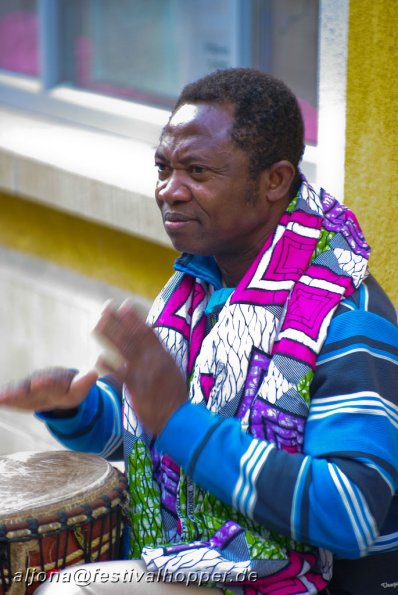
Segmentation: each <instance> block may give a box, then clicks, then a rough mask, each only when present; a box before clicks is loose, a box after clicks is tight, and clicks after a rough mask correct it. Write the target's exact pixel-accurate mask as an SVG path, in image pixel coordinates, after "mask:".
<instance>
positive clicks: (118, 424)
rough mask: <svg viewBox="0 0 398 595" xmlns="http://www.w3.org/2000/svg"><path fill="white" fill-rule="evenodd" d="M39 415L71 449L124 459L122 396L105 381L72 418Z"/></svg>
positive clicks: (52, 413) (85, 400) (60, 440)
mask: <svg viewBox="0 0 398 595" xmlns="http://www.w3.org/2000/svg"><path fill="white" fill-rule="evenodd" d="M36 416H37V417H38V418H39V419H41V420H42V421H44V422H45V423H46V425H47V427H48V429H49V431H50V432H51V434H52V435H53V436H54V437H55V438H56V439H57V440H58V441H59V442H60V443H61V444H62V445H63V446H65V447H66V448H68V449H70V450H78V451H81V452H90V453H94V454H98V455H100V456H102V457H104V458H107V459H110V460H118V459H122V458H123V448H122V415H121V395H120V392H119V391H118V390H117V388H116V387H115V386H113V385H112V384H111V383H110V382H107V381H106V380H105V379H102V380H98V381H97V382H96V384H95V385H94V386H93V387H92V389H91V390H90V391H89V393H88V394H87V396H86V398H85V399H84V401H83V402H82V403H81V404H80V406H79V407H78V408H77V409H76V411H74V412H73V415H72V416H70V417H57V416H56V412H51V413H44V412H36Z"/></svg>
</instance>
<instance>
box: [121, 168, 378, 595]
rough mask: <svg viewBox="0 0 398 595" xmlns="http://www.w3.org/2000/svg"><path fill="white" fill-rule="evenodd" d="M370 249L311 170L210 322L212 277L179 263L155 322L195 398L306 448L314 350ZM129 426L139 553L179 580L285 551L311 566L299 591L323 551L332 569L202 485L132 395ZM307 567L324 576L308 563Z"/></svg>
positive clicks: (279, 556)
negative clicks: (143, 423)
mask: <svg viewBox="0 0 398 595" xmlns="http://www.w3.org/2000/svg"><path fill="white" fill-rule="evenodd" d="M368 256H369V247H368V245H367V244H366V242H365V240H364V238H363V236H362V233H361V231H360V228H359V226H358V223H357V221H356V219H355V217H354V215H353V214H352V213H351V212H350V211H349V210H348V209H347V208H345V207H343V206H341V205H340V204H339V203H338V202H337V200H336V199H334V198H332V197H331V196H330V195H329V194H327V193H326V192H324V191H323V190H321V191H320V193H319V194H318V193H316V192H315V191H314V190H313V188H312V187H311V186H310V185H309V184H308V183H307V182H306V180H305V179H304V178H303V181H302V185H301V187H300V190H299V192H298V194H297V196H296V197H295V199H294V200H293V201H292V202H291V204H290V205H289V207H288V209H287V210H286V212H285V213H284V215H283V216H282V218H281V220H280V222H279V224H278V226H277V227H276V229H275V231H274V233H273V235H271V236H270V237H269V238H268V239H267V241H266V242H265V244H264V246H263V249H262V250H261V252H260V253H259V255H258V257H257V258H256V260H255V262H253V264H252V266H251V267H250V269H249V270H248V271H247V273H246V275H245V276H244V278H243V279H242V280H241V282H240V283H239V285H238V286H237V287H236V289H235V290H234V291H233V292H232V294H231V295H230V297H229V299H228V300H227V302H226V303H225V305H224V306H223V307H222V309H221V311H220V313H219V315H218V318H217V321H216V322H215V324H214V326H213V327H212V328H211V330H210V331H209V329H208V318H207V316H206V315H205V308H206V306H207V304H208V302H209V299H210V296H211V294H212V293H213V292H214V287H212V286H211V285H210V284H209V283H206V282H204V281H202V280H200V279H197V278H196V279H195V278H193V277H192V276H190V275H188V274H184V273H182V272H178V273H176V274H175V275H174V277H172V279H171V280H170V282H169V283H168V284H167V286H166V287H165V288H164V290H163V291H162V293H161V294H160V296H159V297H158V299H157V300H156V301H155V303H154V306H153V308H152V311H151V313H150V317H149V323H150V324H152V325H153V326H154V328H155V329H156V331H157V332H158V333H159V336H160V338H161V340H162V341H163V343H164V345H165V347H166V348H167V349H168V350H169V351H170V352H171V353H172V354H173V356H174V357H175V359H176V361H177V363H178V365H179V366H180V368H181V369H182V370H183V372H184V373H185V374H186V376H187V379H188V380H189V385H190V399H191V401H192V402H194V403H197V404H204V405H205V406H206V407H207V408H208V409H210V410H211V411H213V412H214V413H216V414H217V415H219V416H221V417H230V416H235V417H237V418H238V419H240V420H241V425H242V428H243V429H244V430H245V431H248V432H250V433H251V434H252V435H253V436H255V437H256V438H259V439H264V440H268V441H272V442H274V443H275V444H276V446H277V447H278V448H280V449H284V450H287V451H289V452H298V451H301V450H302V444H303V434H304V425H305V418H306V417H307V415H308V408H309V401H310V384H311V380H312V378H313V375H314V369H315V365H316V359H317V356H318V354H319V352H320V350H321V348H322V345H323V343H324V341H325V338H326V334H327V329H328V326H329V323H330V320H331V318H332V316H333V314H334V312H335V310H336V307H337V306H338V304H339V302H340V301H341V300H342V298H344V297H346V296H349V295H350V294H351V293H352V292H353V291H354V290H355V289H356V288H357V287H358V286H359V285H360V283H361V282H362V281H363V279H364V278H365V277H366V275H367V260H368ZM125 428H126V430H127V433H128V434H129V438H128V441H129V444H128V449H129V452H130V455H129V457H128V461H127V472H128V476H129V482H130V489H131V504H132V509H131V510H132V512H131V529H132V534H131V547H132V552H131V556H132V557H135V558H139V557H141V555H142V557H143V558H144V560H145V562H146V563H147V566H148V569H149V570H152V571H154V570H156V571H158V570H159V569H160V570H162V571H164V572H167V574H168V575H170V573H174V574H175V575H176V576H177V574H178V576H179V577H180V578H181V573H185V574H186V575H188V574H189V573H190V572H192V571H197V572H209V573H210V575H211V572H212V570H214V568H217V571H218V572H223V571H225V572H227V573H231V572H236V573H239V571H241V570H242V569H246V570H247V568H261V565H260V566H259V565H258V564H256V563H255V562H256V561H257V562H258V561H259V560H270V559H272V560H275V561H278V560H279V561H283V562H284V564H283V573H284V576H285V577H286V578H288V577H289V576H291V577H297V576H304V575H306V576H305V579H304V580H303V583H300V587H302V589H303V590H302V591H300V592H302V593H315V592H317V590H318V589H320V590H321V589H322V588H323V587H324V586H325V585H326V581H325V580H324V579H322V578H321V575H322V568H321V569H320V566H322V560H323V568H324V578H327V577H326V574H327V572H328V571H329V570H330V555H329V554H328V553H327V552H322V551H321V552H320V551H318V550H316V549H314V548H311V547H307V546H304V545H301V544H298V543H295V542H294V541H293V540H292V539H291V538H287V537H284V536H279V535H275V533H270V531H268V530H267V529H266V528H264V527H261V526H259V525H258V524H256V523H255V522H253V521H251V520H250V519H248V518H247V517H244V516H243V515H242V514H241V513H239V512H237V511H236V510H235V509H232V508H231V507H228V506H226V505H225V504H223V503H221V502H220V501H219V500H217V499H216V498H215V497H214V496H212V495H211V494H209V493H207V492H205V491H204V490H203V489H201V488H200V487H199V486H197V485H195V484H194V483H193V482H192V480H191V478H190V477H188V476H186V475H185V474H184V473H183V471H182V470H181V469H179V468H178V466H177V465H176V464H175V463H174V462H173V461H172V460H171V459H170V458H169V457H168V456H167V455H165V456H160V455H159V454H158V453H157V452H156V451H155V450H154V449H153V448H152V447H151V439H150V437H148V436H146V435H144V434H142V431H141V429H140V428H139V426H138V425H137V422H136V420H135V417H134V414H133V412H132V410H131V409H130V408H129V406H128V404H127V403H126V404H125ZM242 529H243V530H244V535H245V539H246V547H245V548H243V549H242V551H244V550H245V551H246V552H248V556H247V555H246V556H245V557H244V556H243V554H242V559H241V560H237V557H236V556H237V552H236V548H235V551H232V550H231V552H229V551H228V548H229V547H230V546H229V545H228V544H229V543H232V541H233V540H231V535H232V534H233V533H234V531H237V532H239V534H242ZM198 535H199V537H198ZM157 546H162V547H157ZM231 547H233V546H231ZM207 554H208V555H207ZM231 560H233V562H231ZM287 560H289V569H290V575H289V570H288V571H287V570H286V561H287ZM311 566H312V567H315V566H316V567H317V572H318V574H317V573H316V572H312V573H311V572H309V573H307V572H306V571H305V567H306V568H307V569H308V568H311ZM274 569H275V567H274ZM276 575H277V573H276ZM309 576H311V578H309ZM270 578H271V577H269V578H267V576H264V575H263V576H261V572H260V578H259V580H258V581H257V582H256V583H255V585H253V584H252V585H251V586H250V585H246V586H244V585H243V584H241V586H235V587H233V588H232V587H231V586H228V588H227V586H225V592H234V593H250V594H254V593H265V592H268V590H267V588H269V584H270ZM281 578H282V574H281ZM274 580H275V582H277V580H276V578H275V574H274V573H273V577H272V581H271V582H272V583H273V582H274ZM311 581H312V582H311ZM283 592H284V591H283V590H282V591H278V593H283Z"/></svg>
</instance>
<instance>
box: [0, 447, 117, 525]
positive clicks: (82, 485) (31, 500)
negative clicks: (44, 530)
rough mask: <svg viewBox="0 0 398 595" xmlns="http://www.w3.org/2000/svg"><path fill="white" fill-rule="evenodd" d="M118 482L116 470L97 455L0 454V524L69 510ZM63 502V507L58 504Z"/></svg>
mask: <svg viewBox="0 0 398 595" xmlns="http://www.w3.org/2000/svg"><path fill="white" fill-rule="evenodd" d="M118 484H119V473H118V471H117V470H116V469H115V468H114V467H112V465H110V464H109V463H108V462H107V461H106V460H105V459H102V458H101V457H99V456H96V455H92V454H85V453H78V452H70V451H49V452H22V453H15V454H11V455H4V456H0V523H4V524H8V523H11V524H12V523H13V522H17V521H21V520H22V519H24V518H29V517H32V516H34V517H36V518H38V517H39V516H40V511H42V513H43V514H44V515H48V514H51V512H52V511H54V510H57V509H60V508H62V510H65V511H68V510H71V509H73V508H74V507H76V505H77V504H78V503H79V501H82V500H84V501H86V502H87V501H90V500H95V499H96V498H98V496H100V495H101V494H104V493H105V492H107V491H109V490H112V489H113V488H114V487H115V486H117V485H118ZM60 503H62V506H60Z"/></svg>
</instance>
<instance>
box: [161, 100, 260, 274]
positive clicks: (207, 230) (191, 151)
mask: <svg viewBox="0 0 398 595" xmlns="http://www.w3.org/2000/svg"><path fill="white" fill-rule="evenodd" d="M232 124H233V108H232V106H231V105H230V104H224V105H216V104H197V105H191V104H184V105H182V106H181V107H180V108H179V109H178V110H177V111H176V112H175V114H174V115H173V117H172V118H171V120H170V122H169V123H168V125H167V126H166V128H165V130H164V132H163V134H162V137H161V140H160V143H159V146H158V149H157V151H156V155H155V163H156V166H157V168H158V172H159V173H158V181H157V185H156V193H155V196H156V201H157V204H158V206H159V208H160V210H161V213H162V217H163V223H164V226H165V229H166V232H167V233H168V235H169V237H170V239H171V241H172V243H173V245H174V247H175V248H176V249H177V250H179V251H181V252H189V253H191V254H200V255H207V256H208V255H213V256H214V257H215V258H216V259H217V258H218V257H220V258H221V259H223V261H224V262H226V263H228V262H229V260H231V262H232V261H233V259H234V258H236V257H237V255H239V254H240V253H242V252H243V253H246V254H248V253H251V252H253V254H254V255H255V254H257V252H258V249H259V246H260V245H261V244H262V242H263V241H264V239H265V237H264V218H265V219H266V218H267V209H268V207H267V206H266V205H265V204H264V201H262V200H259V199H258V197H257V182H256V181H255V180H253V179H252V178H251V177H250V174H249V159H248V157H247V155H246V153H244V152H243V151H242V150H241V149H240V148H239V147H238V146H237V145H236V144H235V142H234V141H233V140H232V139H231V137H230V130H231V127H232Z"/></svg>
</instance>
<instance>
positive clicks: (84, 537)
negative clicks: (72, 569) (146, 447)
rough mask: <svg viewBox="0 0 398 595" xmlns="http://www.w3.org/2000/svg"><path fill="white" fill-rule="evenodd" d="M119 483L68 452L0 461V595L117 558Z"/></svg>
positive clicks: (98, 462) (99, 464) (122, 483)
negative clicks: (80, 566)
mask: <svg viewBox="0 0 398 595" xmlns="http://www.w3.org/2000/svg"><path fill="white" fill-rule="evenodd" d="M126 487H127V482H126V479H125V477H124V475H123V474H122V473H121V472H120V471H118V470H117V469H116V468H115V467H113V466H112V465H110V464H109V463H108V462H107V461H105V459H102V458H101V457H98V456H96V455H91V454H83V453H77V452H69V451H55V452H45V453H43V452H40V453H17V454H14V455H6V456H0V595H3V594H4V593H6V592H7V593H9V595H19V594H21V593H28V594H30V593H33V591H34V590H35V589H37V588H38V587H39V585H40V584H41V583H42V582H43V581H44V580H45V579H46V577H47V576H48V575H49V574H51V573H52V572H56V571H58V570H59V569H61V568H65V567H66V566H71V565H74V564H82V563H85V562H94V561H102V560H114V559H117V558H119V557H120V549H121V538H122V530H123V508H124V505H125V503H126V497H127V491H126Z"/></svg>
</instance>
